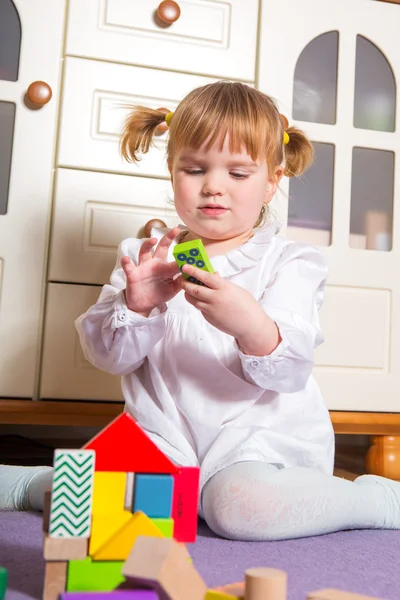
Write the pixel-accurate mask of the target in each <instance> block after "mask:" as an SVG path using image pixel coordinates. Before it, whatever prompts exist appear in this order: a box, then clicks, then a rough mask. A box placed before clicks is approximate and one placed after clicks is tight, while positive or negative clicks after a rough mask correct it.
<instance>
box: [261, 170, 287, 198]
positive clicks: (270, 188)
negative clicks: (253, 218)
mask: <svg viewBox="0 0 400 600" xmlns="http://www.w3.org/2000/svg"><path fill="white" fill-rule="evenodd" d="M282 176H283V168H282V167H279V169H277V170H276V171H275V175H274V177H270V178H269V179H268V185H267V189H266V191H265V202H264V204H269V203H270V202H271V200H272V198H273V197H274V195H275V192H276V190H277V188H278V185H279V182H280V180H281V179H282Z"/></svg>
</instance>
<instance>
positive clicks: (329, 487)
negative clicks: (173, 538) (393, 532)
mask: <svg viewBox="0 0 400 600" xmlns="http://www.w3.org/2000/svg"><path fill="white" fill-rule="evenodd" d="M52 479H53V469H51V468H50V467H8V466H5V465H0V510H1V509H3V510H43V498H44V492H45V490H46V489H49V488H51V485H52ZM202 508H203V513H204V518H205V520H206V521H207V523H208V526H209V527H210V528H211V529H212V530H213V531H214V532H215V533H216V534H217V535H220V536H221V537H225V538H229V539H233V540H245V541H262V540H265V541H272V540H285V539H290V538H299V537H307V536H311V535H321V534H324V533H330V532H332V531H341V530H343V529H369V528H372V529H400V482H397V481H392V480H391V479H385V478H384V477H378V476H375V475H363V476H362V477H358V478H357V479H356V481H354V482H351V481H347V480H346V479H341V478H339V477H332V476H331V475H325V474H324V473H321V472H320V471H316V470H314V469H306V468H304V467H292V468H287V469H281V470H279V469H277V467H275V466H273V465H270V464H267V463H263V462H258V461H248V462H241V463H236V464H234V465H231V466H230V467H228V468H226V469H223V470H222V471H219V472H218V473H217V474H216V475H214V477H212V478H211V479H210V480H209V481H208V482H207V484H206V485H205V487H204V490H203V496H202Z"/></svg>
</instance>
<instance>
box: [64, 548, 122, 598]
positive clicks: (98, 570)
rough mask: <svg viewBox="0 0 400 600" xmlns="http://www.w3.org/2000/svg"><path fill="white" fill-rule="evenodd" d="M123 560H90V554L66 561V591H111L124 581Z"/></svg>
mask: <svg viewBox="0 0 400 600" xmlns="http://www.w3.org/2000/svg"><path fill="white" fill-rule="evenodd" d="M123 565H124V561H97V560H96V561H92V559H91V558H90V556H88V557H87V558H84V559H83V560H70V561H69V563H68V580H67V592H111V591H112V590H115V588H116V587H117V586H118V585H119V584H120V583H122V582H123V581H125V577H124V576H123V575H122V574H121V571H122V567H123Z"/></svg>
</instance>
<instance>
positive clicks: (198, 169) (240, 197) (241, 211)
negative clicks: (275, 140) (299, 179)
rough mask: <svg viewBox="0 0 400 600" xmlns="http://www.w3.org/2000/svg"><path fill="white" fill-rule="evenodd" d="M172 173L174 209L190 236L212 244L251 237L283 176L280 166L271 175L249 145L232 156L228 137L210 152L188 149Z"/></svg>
mask: <svg viewBox="0 0 400 600" xmlns="http://www.w3.org/2000/svg"><path fill="white" fill-rule="evenodd" d="M170 172H171V179H172V185H173V188H174V199H175V208H176V211H177V213H178V215H179V217H180V218H181V219H182V221H183V222H184V223H185V225H186V226H187V227H188V228H189V230H190V234H191V235H190V238H192V239H195V238H201V239H203V241H205V242H209V243H212V242H214V241H223V240H232V239H233V238H240V239H243V238H246V237H250V236H251V235H252V230H253V227H254V224H255V223H256V221H257V219H258V217H259V215H260V211H261V208H262V206H263V204H268V203H269V202H270V201H271V200H272V197H273V195H274V194H275V191H276V188H277V184H278V181H279V179H280V177H281V171H280V170H278V171H277V173H276V174H273V175H274V176H270V175H269V173H268V168H267V164H266V162H265V161H262V160H256V161H253V159H252V158H251V156H250V155H249V154H247V151H246V150H245V149H243V150H242V152H240V153H239V154H232V153H231V152H230V150H229V139H228V136H226V138H225V140H224V144H223V147H222V150H221V149H220V145H219V143H218V142H216V143H215V144H214V145H213V146H212V147H211V148H210V149H209V150H205V149H204V145H203V146H202V147H201V148H199V149H198V150H193V149H190V148H183V149H182V150H181V151H180V152H178V153H177V155H176V156H175V157H174V161H173V164H172V165H170ZM190 238H189V239H190Z"/></svg>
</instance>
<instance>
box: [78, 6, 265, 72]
mask: <svg viewBox="0 0 400 600" xmlns="http://www.w3.org/2000/svg"><path fill="white" fill-rule="evenodd" d="M160 2H161V0H145V1H144V0H84V2H83V1H82V0H70V2H69V16H68V33H67V42H66V53H67V54H69V55H73V56H82V57H87V58H97V59H102V60H107V61H115V62H119V63H130V64H136V65H144V66H148V67H156V68H161V69H168V70H176V71H185V72H188V73H199V74H205V75H210V76H214V77H215V76H216V77H224V78H230V79H242V80H244V81H254V78H255V60H256V47H257V21H258V0H246V2H243V0H227V1H225V2H220V1H219V0H188V1H186V0H178V4H179V6H180V9H181V14H180V17H179V19H178V20H177V21H175V22H174V23H173V24H171V25H165V24H164V23H162V22H161V21H160V20H159V19H158V17H157V15H156V11H157V7H158V6H159V4H160Z"/></svg>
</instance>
